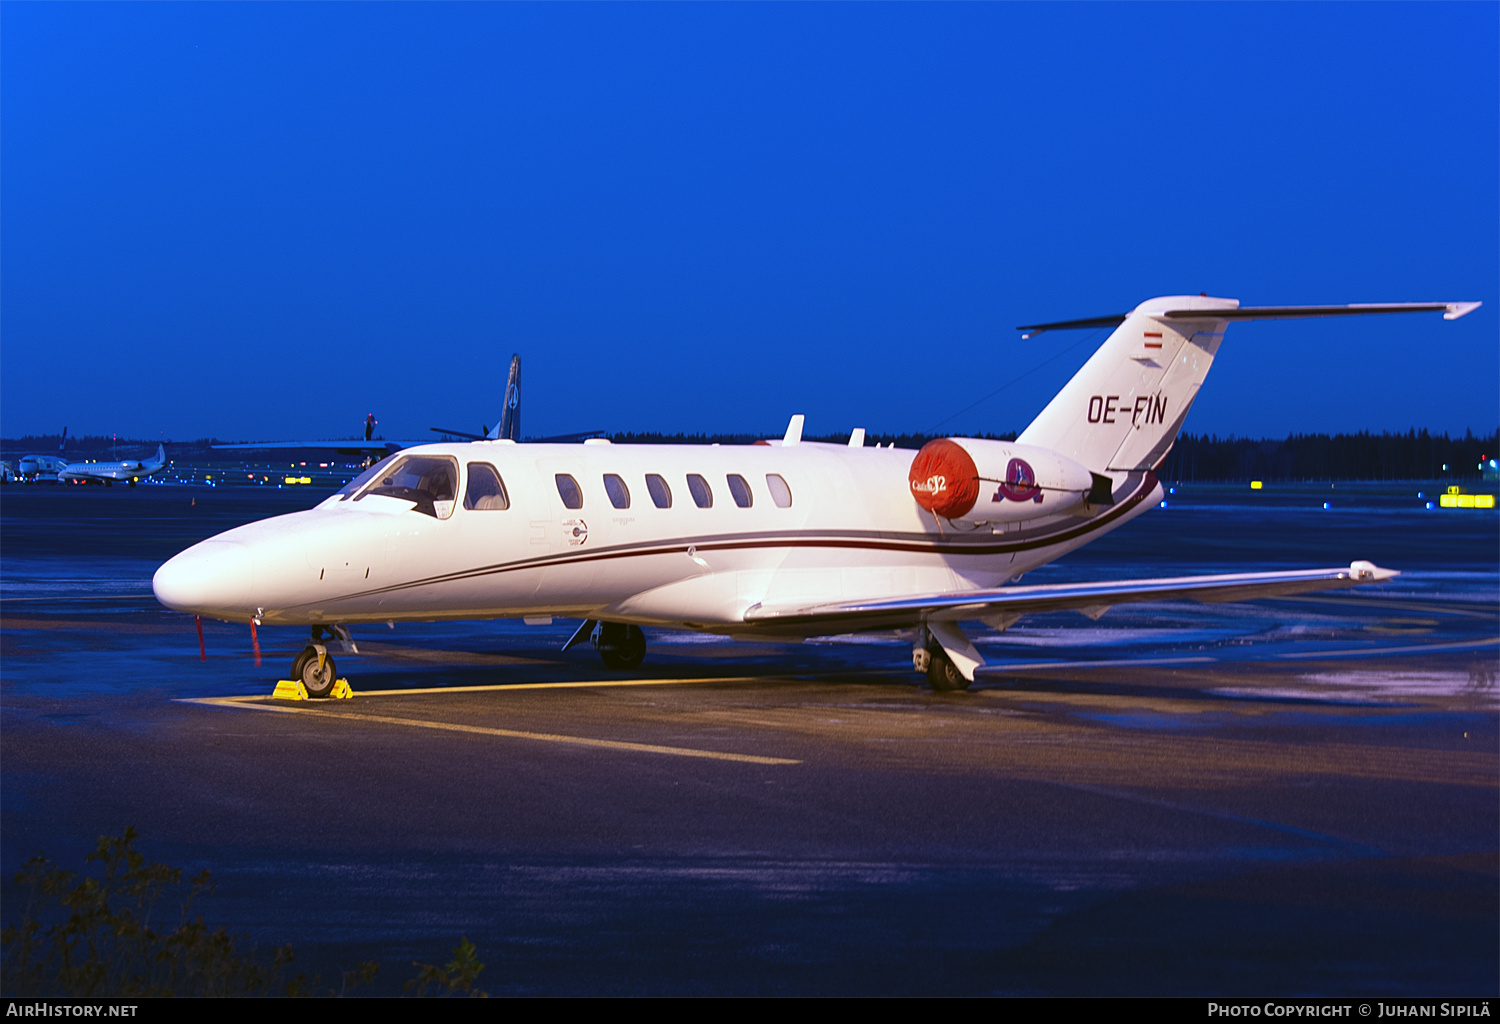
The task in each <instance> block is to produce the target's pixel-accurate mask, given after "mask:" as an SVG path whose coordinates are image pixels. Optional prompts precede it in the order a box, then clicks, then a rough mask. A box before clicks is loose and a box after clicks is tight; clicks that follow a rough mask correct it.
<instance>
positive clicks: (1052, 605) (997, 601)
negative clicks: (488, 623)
mask: <svg viewBox="0 0 1500 1024" xmlns="http://www.w3.org/2000/svg"><path fill="white" fill-rule="evenodd" d="M1398 575H1400V573H1398V572H1396V571H1395V570H1394V569H1382V568H1380V567H1379V566H1377V565H1374V564H1373V563H1370V562H1353V563H1351V564H1350V565H1347V566H1343V567H1340V568H1334V569H1298V570H1293V571H1289V572H1246V573H1225V574H1220V575H1214V576H1175V577H1164V578H1157V579H1145V580H1109V581H1101V582H1090V583H1052V584H1042V585H1037V586H1028V587H1004V588H1001V589H998V590H975V591H965V592H961V593H948V594H924V595H917V596H912V597H902V598H892V599H888V600H876V601H844V602H829V603H817V604H802V605H798V604H796V603H795V602H782V603H778V604H771V605H767V604H757V605H753V606H751V607H750V608H749V609H747V610H746V611H745V621H746V622H748V623H756V624H759V625H766V626H772V627H777V626H794V625H815V624H817V623H818V622H820V621H827V622H829V623H838V624H840V625H844V626H847V625H857V624H858V623H859V622H860V621H861V620H867V621H869V622H871V623H879V624H882V625H885V624H894V623H899V622H902V621H908V622H920V621H928V622H931V621H936V622H953V621H956V620H958V619H984V618H990V617H993V616H1006V617H1010V616H1017V615H1025V614H1028V613H1035V612H1050V611H1062V610H1067V609H1076V610H1079V611H1082V612H1084V613H1085V614H1088V615H1091V616H1093V617H1095V618H1097V617H1098V616H1099V615H1102V614H1103V613H1104V611H1105V610H1107V609H1108V608H1111V607H1113V606H1114V605H1117V604H1132V603H1139V602H1143V601H1175V600H1191V601H1204V602H1227V601H1251V600H1255V599H1257V598H1266V597H1286V596H1288V595H1292V594H1304V593H1308V592H1311V591H1316V590H1329V589H1333V588H1337V587H1352V586H1358V585H1360V584H1362V583H1375V582H1379V581H1380V580H1388V579H1391V578H1392V577H1394V576H1398Z"/></svg>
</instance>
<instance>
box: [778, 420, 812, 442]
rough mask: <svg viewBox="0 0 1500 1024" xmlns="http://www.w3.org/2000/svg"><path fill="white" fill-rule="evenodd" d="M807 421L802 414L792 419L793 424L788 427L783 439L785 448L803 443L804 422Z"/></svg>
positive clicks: (790, 423)
mask: <svg viewBox="0 0 1500 1024" xmlns="http://www.w3.org/2000/svg"><path fill="white" fill-rule="evenodd" d="M805 419H806V417H805V416H803V415H802V414H801V413H800V412H799V413H798V414H797V415H795V416H793V417H792V419H791V422H789V423H788V424H787V425H786V436H785V437H783V438H782V439H781V445H782V447H783V448H786V447H790V446H791V445H794V444H801V443H802V421H803V420H805Z"/></svg>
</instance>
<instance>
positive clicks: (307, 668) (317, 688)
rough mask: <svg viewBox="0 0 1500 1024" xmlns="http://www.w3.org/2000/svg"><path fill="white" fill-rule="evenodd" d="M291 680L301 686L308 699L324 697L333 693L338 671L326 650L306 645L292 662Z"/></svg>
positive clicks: (320, 646)
mask: <svg viewBox="0 0 1500 1024" xmlns="http://www.w3.org/2000/svg"><path fill="white" fill-rule="evenodd" d="M292 678H293V679H295V680H297V681H298V682H300V683H301V684H302V685H303V687H304V688H305V689H306V690H307V695H308V696H309V697H326V696H328V695H329V694H330V693H332V692H333V684H334V681H335V680H337V679H338V669H337V668H335V667H334V664H333V658H332V657H331V656H330V655H329V653H328V649H327V648H325V647H322V645H319V646H318V647H314V646H313V645H311V644H308V645H307V646H306V647H304V648H302V652H301V653H300V654H298V655H297V657H296V658H294V659H293V660H292Z"/></svg>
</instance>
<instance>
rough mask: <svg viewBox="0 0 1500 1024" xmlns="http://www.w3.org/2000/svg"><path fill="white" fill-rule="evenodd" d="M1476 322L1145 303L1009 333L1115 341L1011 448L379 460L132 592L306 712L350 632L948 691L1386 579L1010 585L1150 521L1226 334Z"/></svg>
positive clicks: (1326, 574)
mask: <svg viewBox="0 0 1500 1024" xmlns="http://www.w3.org/2000/svg"><path fill="white" fill-rule="evenodd" d="M1478 305H1479V303H1477V302H1450V303H1442V302H1438V303H1394V304H1383V305H1352V306H1269V307H1248V308H1247V307H1242V306H1240V304H1239V302H1238V301H1237V300H1234V299H1221V298H1209V297H1207V296H1196V295H1194V296H1167V297H1164V298H1156V299H1150V300H1148V301H1146V302H1143V303H1141V304H1140V305H1139V306H1137V307H1136V308H1135V309H1134V310H1132V311H1130V312H1129V313H1124V314H1118V315H1114V316H1109V317H1097V318H1091V319H1087V320H1072V321H1060V322H1055V323H1045V324H1033V325H1030V326H1028V327H1024V328H1022V330H1024V331H1026V332H1028V333H1029V334H1033V335H1034V334H1037V333H1040V332H1042V331H1046V330H1061V329H1066V328H1078V327H1101V326H1114V327H1115V330H1114V331H1113V333H1111V334H1110V336H1109V337H1108V339H1106V340H1105V342H1104V343H1103V344H1102V345H1101V346H1100V347H1099V349H1098V350H1097V351H1095V353H1094V354H1093V356H1092V357H1090V359H1089V360H1088V362H1087V363H1085V364H1084V366H1083V368H1082V369H1080V370H1079V371H1078V373H1077V374H1076V375H1075V376H1074V377H1073V378H1072V380H1071V381H1069V382H1068V384H1067V385H1066V386H1065V387H1064V388H1063V389H1062V391H1060V392H1059V393H1058V394H1057V396H1056V397H1055V398H1053V400H1052V401H1051V403H1050V404H1048V405H1047V407H1046V408H1045V409H1043V410H1042V412H1041V414H1040V415H1038V416H1037V418H1036V419H1035V420H1034V421H1032V423H1031V424H1030V426H1028V427H1027V428H1026V429H1025V430H1024V431H1023V432H1022V433H1021V435H1020V436H1019V437H1018V438H1017V439H1016V440H1015V441H1014V442H1007V441H989V440H977V439H974V438H965V437H950V438H939V439H935V440H933V441H930V442H929V443H928V444H927V445H925V446H924V447H923V448H922V449H921V450H920V451H918V452H915V453H913V452H911V451H909V450H897V449H894V448H878V447H877V448H870V447H865V446H864V431H863V430H857V431H855V433H854V434H853V435H852V436H851V438H850V441H849V444H848V445H847V446H846V445H830V444H821V443H813V442H805V441H803V440H802V439H801V436H802V424H803V417H802V416H801V415H797V416H793V417H792V419H791V423H790V424H789V425H788V428H787V431H786V433H785V435H784V436H783V437H781V438H780V439H777V440H774V441H764V442H758V443H757V444H754V445H745V446H718V445H712V446H710V445H612V444H610V443H609V442H608V441H606V440H602V439H595V440H592V441H585V442H584V443H583V444H581V445H563V444H524V445H522V444H517V443H516V438H514V437H511V436H493V437H492V436H490V432H489V431H485V432H484V437H483V438H482V439H476V440H474V441H473V442H471V443H451V442H450V443H438V444H428V445H423V446H421V447H419V448H414V449H410V450H406V451H401V452H399V453H396V454H394V455H392V456H391V457H389V458H387V459H385V460H384V461H382V462H380V463H379V464H378V465H376V466H374V467H372V468H371V469H369V470H368V471H366V472H365V473H364V474H362V475H361V476H359V477H358V478H356V479H354V480H352V481H350V482H349V484H347V485H346V486H345V487H344V488H343V489H341V490H340V491H338V492H337V493H336V494H334V495H332V496H331V497H329V498H328V499H326V500H325V501H323V502H322V503H321V504H319V505H318V506H316V507H315V508H312V509H309V510H307V511H305V512H297V513H293V514H291V515H283V516H277V517H275V518H272V519H267V520H264V521H261V522H258V523H251V524H249V525H246V526H241V527H238V528H236V529H233V530H230V531H227V532H225V533H222V534H220V535H218V536H216V537H213V538H211V539H209V540H205V541H203V542H201V543H199V544H195V545H193V546H192V547H190V548H188V549H187V550H186V551H184V552H182V553H181V554H179V555H177V556H175V557H174V558H172V559H171V560H169V561H168V562H166V563H165V564H164V565H162V566H161V568H160V569H158V570H157V572H156V576H155V580H154V584H153V585H154V588H155V592H156V596H157V599H158V600H159V601H160V602H161V603H162V604H164V605H165V606H167V607H168V608H173V609H177V610H179V611H184V612H191V613H194V614H197V615H204V616H210V617H213V618H218V619H224V620H228V621H239V622H247V621H248V622H254V623H276V624H302V625H308V626H310V627H311V632H312V635H311V638H310V641H309V643H308V646H307V647H306V648H305V649H304V650H303V651H302V652H301V653H300V654H299V655H298V656H297V658H296V660H295V661H294V662H293V666H292V676H293V678H294V679H297V680H300V681H301V682H302V683H303V684H304V686H305V687H306V689H307V691H308V693H309V694H310V695H313V696H324V695H327V694H328V693H329V692H330V691H331V690H332V688H333V685H334V682H335V677H336V671H335V667H334V661H333V658H332V657H331V655H330V654H329V647H330V644H331V642H333V641H336V642H339V643H344V644H347V643H348V642H349V641H350V633H349V628H348V627H349V626H350V625H352V624H357V623H365V622H386V621H392V620H398V619H402V620H430V619H474V618H502V617H522V616H525V617H532V616H538V617H540V616H564V617H573V618H578V619H582V620H583V624H582V625H581V626H580V627H579V628H578V630H577V632H575V633H574V635H573V637H572V639H570V640H569V641H568V643H567V644H566V645H565V647H568V646H572V645H573V644H575V643H579V642H582V641H583V640H585V639H590V640H592V642H593V643H594V645H595V647H596V648H597V649H598V651H599V653H600V655H601V656H602V657H603V659H604V662H605V664H606V665H608V666H610V667H612V668H619V669H633V668H635V667H637V666H639V665H640V664H641V661H642V659H643V657H644V655H645V652H646V641H645V636H644V634H643V633H642V631H641V627H642V626H660V627H669V628H673V629H686V630H698V631H707V632H713V633H722V634H729V635H730V636H733V637H736V638H746V639H753V638H762V637H777V638H806V637H814V636H825V635H830V634H842V633H851V632H859V631H882V632H885V631H894V632H896V633H897V634H899V635H901V636H904V637H906V638H909V639H910V640H911V642H912V665H913V667H914V669H916V670H917V671H922V672H925V673H926V675H927V679H928V681H929V682H930V684H931V685H932V687H933V688H934V689H938V690H947V689H955V688H958V689H962V688H966V687H967V686H968V685H969V684H970V682H971V681H972V680H973V678H974V673H975V670H976V669H977V668H979V667H980V666H982V665H983V663H984V659H983V658H982V657H981V656H980V654H979V652H978V651H977V650H976V649H975V647H974V645H973V643H972V642H971V641H970V640H969V637H968V635H967V634H966V633H965V631H964V629H963V628H962V626H961V625H960V623H962V622H983V623H985V624H987V625H988V626H990V627H992V628H995V629H1000V630H1004V629H1006V628H1007V627H1009V626H1010V625H1011V624H1012V623H1014V622H1015V621H1016V620H1017V619H1018V618H1020V617H1021V616H1022V615H1026V614H1029V613H1033V612H1045V611H1054V610H1058V609H1073V610H1077V611H1080V612H1082V613H1084V614H1086V615H1089V616H1092V617H1096V618H1097V617H1098V616H1099V615H1101V614H1103V613H1104V612H1105V611H1106V610H1107V609H1109V608H1110V607H1112V606H1114V605H1117V604H1122V603H1126V602H1140V601H1161V600H1177V599H1189V600H1196V601H1241V600H1247V599H1251V598H1262V597H1276V596H1282V595H1288V594H1299V593H1304V592H1308V591H1315V590H1323V589H1327V588H1334V587H1348V586H1355V585H1360V584H1366V583H1372V582H1375V581H1379V580H1385V579H1389V578H1391V577H1392V576H1395V575H1396V573H1395V572H1394V571H1392V570H1389V569H1383V568H1379V567H1377V566H1375V565H1373V564H1371V563H1370V562H1367V561H1359V560H1356V561H1353V562H1351V563H1350V564H1349V565H1347V566H1341V567H1336V568H1327V569H1305V570H1296V571H1279V572H1246V573H1230V574H1223V575H1212V576H1187V577H1172V578H1157V579H1141V580H1124V581H1109V582H1089V583H1063V584H1048V585H1032V586H1018V585H1016V581H1018V580H1019V579H1020V578H1021V576H1022V575H1023V574H1025V573H1027V572H1029V571H1030V570H1032V569H1035V568H1036V567H1037V566H1040V565H1043V564H1045V563H1047V562H1050V561H1052V560H1054V559H1056V558H1058V557H1059V556H1061V555H1064V554H1066V553H1067V552H1069V551H1072V550H1074V549H1076V548H1078V547H1080V546H1082V545H1084V544H1087V543H1089V542H1090V541H1092V540H1094V539H1096V538H1098V537H1100V536H1102V535H1103V534H1105V533H1107V532H1109V531H1110V530H1113V529H1115V528H1116V527H1119V526H1121V525H1123V524H1125V523H1126V522H1129V521H1130V520H1131V519H1133V518H1135V517H1136V516H1138V515H1141V514H1142V513H1144V512H1145V511H1147V510H1148V509H1150V508H1152V507H1154V506H1155V505H1156V504H1157V503H1158V502H1159V501H1160V500H1161V497H1162V487H1161V484H1160V483H1159V482H1158V480H1157V476H1156V474H1157V471H1158V470H1159V469H1160V467H1161V465H1162V463H1163V461H1164V460H1165V459H1166V457H1167V453H1168V451H1169V450H1170V449H1171V447H1172V444H1173V442H1174V440H1175V439H1176V437H1177V434H1178V431H1179V430H1180V429H1181V427H1182V424H1183V420H1184V418H1185V417H1186V416H1187V413H1188V410H1189V408H1190V407H1191V405H1192V403H1193V400H1194V398H1195V397H1196V396H1197V393H1198V389H1199V387H1200V386H1201V385H1202V383H1203V380H1204V378H1205V376H1206V375H1207V374H1208V371H1209V368H1210V366H1211V365H1212V364H1213V360H1214V356H1215V354H1216V353H1217V352H1218V349H1219V345H1220V343H1221V342H1222V341H1223V337H1224V331H1225V328H1226V327H1227V326H1228V324H1229V323H1231V322H1233V321H1239V320H1266V319H1282V318H1287V317H1324V316H1350V315H1360V314H1374V313H1414V312H1440V313H1442V314H1443V316H1444V318H1445V319H1448V320H1455V319H1457V318H1459V317H1461V316H1463V315H1465V314H1466V313H1468V312H1470V311H1471V310H1473V309H1474V308H1475V307H1477V306H1478ZM518 377H519V369H518V366H517V364H515V363H513V364H512V382H513V383H514V382H515V381H516V380H517V379H518ZM512 393H514V392H512ZM509 422H510V423H511V424H512V425H514V424H515V422H516V421H515V420H514V419H512V420H510V421H509ZM506 423H507V421H506V420H505V419H504V417H502V425H501V428H500V431H499V433H500V434H501V435H504V433H505V430H506Z"/></svg>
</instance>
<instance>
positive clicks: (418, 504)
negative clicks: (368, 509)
mask: <svg viewBox="0 0 1500 1024" xmlns="http://www.w3.org/2000/svg"><path fill="white" fill-rule="evenodd" d="M365 477H367V478H368V482H367V483H366V484H365V486H364V489H363V490H361V491H360V492H359V494H358V495H357V496H356V497H355V499H354V500H355V501H360V500H361V499H364V498H367V497H369V496H370V495H372V494H380V495H384V496H385V497H388V498H399V499H401V500H402V501H410V502H412V503H413V504H414V506H415V507H414V509H413V511H416V512H420V513H422V514H423V515H426V516H433V517H435V518H437V519H447V518H448V517H449V516H451V515H452V514H453V501H454V494H455V492H456V491H457V489H458V460H456V459H453V458H449V457H448V456H446V455H406V456H402V457H399V458H396V459H392V460H387V461H386V462H382V463H379V464H377V465H376V466H374V467H372V471H371V472H370V473H366V474H365ZM350 486H351V487H352V486H353V485H352V484H351V485H350Z"/></svg>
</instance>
